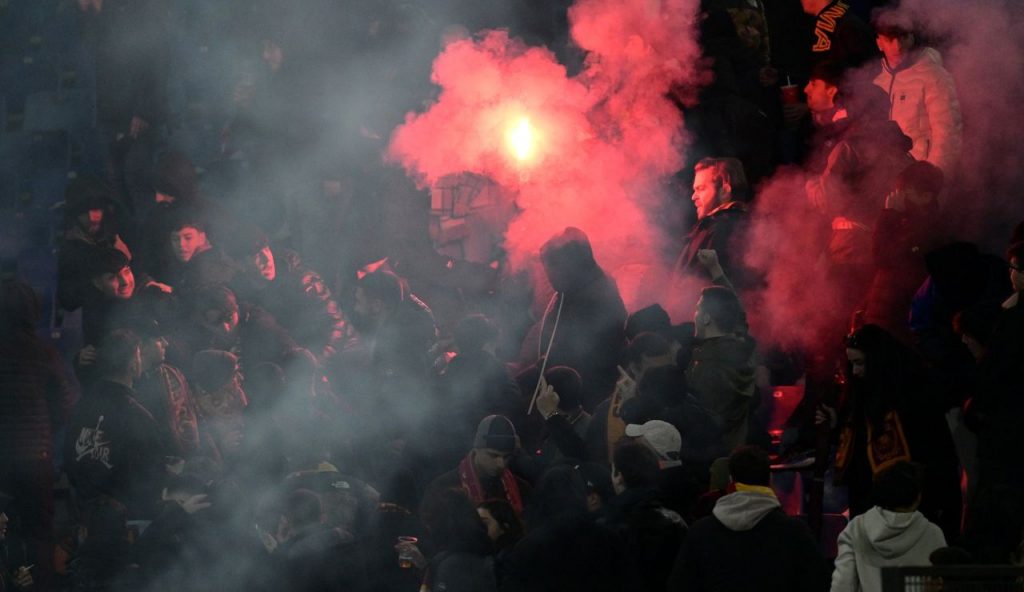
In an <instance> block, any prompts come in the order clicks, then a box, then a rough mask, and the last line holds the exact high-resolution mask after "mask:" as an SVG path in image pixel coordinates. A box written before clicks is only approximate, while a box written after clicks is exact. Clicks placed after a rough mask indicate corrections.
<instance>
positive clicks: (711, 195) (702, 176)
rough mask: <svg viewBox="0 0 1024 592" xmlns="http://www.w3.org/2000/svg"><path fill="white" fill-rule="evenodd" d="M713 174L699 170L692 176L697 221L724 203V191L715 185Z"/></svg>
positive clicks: (708, 170)
mask: <svg viewBox="0 0 1024 592" xmlns="http://www.w3.org/2000/svg"><path fill="white" fill-rule="evenodd" d="M714 175H715V172H714V171H713V170H711V169H700V170H699V171H697V172H696V174H694V176H693V196H692V197H691V198H690V199H691V200H692V201H693V206H694V207H695V208H697V219H698V220H700V219H702V218H704V217H705V216H707V215H708V214H710V213H711V212H712V211H713V210H714V209H715V208H717V207H718V206H720V205H722V204H723V203H725V200H726V199H727V197H728V196H727V195H726V191H725V190H724V188H723V187H721V186H719V185H717V184H716V183H715V179H714Z"/></svg>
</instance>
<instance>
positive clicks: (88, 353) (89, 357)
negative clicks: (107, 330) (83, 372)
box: [78, 345, 96, 366]
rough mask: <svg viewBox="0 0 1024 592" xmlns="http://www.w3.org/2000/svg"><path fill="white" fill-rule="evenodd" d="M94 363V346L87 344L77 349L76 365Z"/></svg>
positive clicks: (90, 364)
mask: <svg viewBox="0 0 1024 592" xmlns="http://www.w3.org/2000/svg"><path fill="white" fill-rule="evenodd" d="M95 363H96V346H94V345H87V346H85V347H83V348H82V349H80V350H78V365H79V366H92V365H93V364H95Z"/></svg>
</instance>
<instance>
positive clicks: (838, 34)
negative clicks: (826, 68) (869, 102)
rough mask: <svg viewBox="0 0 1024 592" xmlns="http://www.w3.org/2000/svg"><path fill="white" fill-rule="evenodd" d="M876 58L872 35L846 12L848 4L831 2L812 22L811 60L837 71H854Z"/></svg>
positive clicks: (858, 19)
mask: <svg viewBox="0 0 1024 592" xmlns="http://www.w3.org/2000/svg"><path fill="white" fill-rule="evenodd" d="M876 55H878V46H877V45H876V44H875V35H874V32H873V31H872V30H871V27H870V26H868V24H867V23H865V22H864V21H862V20H861V19H860V18H858V17H857V16H856V15H855V14H853V13H851V12H850V5H849V3H847V2H843V1H841V0H834V1H833V2H832V3H830V4H829V5H828V6H826V7H825V8H824V9H822V11H821V12H819V13H818V15H817V17H816V18H815V20H814V32H813V39H812V41H811V59H812V61H813V62H815V63H822V62H829V63H832V64H835V65H836V66H839V67H840V68H843V69H846V68H856V67H857V66H860V65H861V64H863V63H864V62H866V61H867V60H869V59H872V58H874V57H875V56H876Z"/></svg>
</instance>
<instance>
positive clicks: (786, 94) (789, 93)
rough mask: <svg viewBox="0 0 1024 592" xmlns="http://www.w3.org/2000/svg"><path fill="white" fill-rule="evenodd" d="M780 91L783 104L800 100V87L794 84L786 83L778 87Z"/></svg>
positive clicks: (795, 102) (792, 103) (793, 103)
mask: <svg viewBox="0 0 1024 592" xmlns="http://www.w3.org/2000/svg"><path fill="white" fill-rule="evenodd" d="M779 91H780V92H781V93H782V104H783V105H795V104H797V103H799V102H800V87H799V86H797V85H795V84H787V85H785V86H782V87H779Z"/></svg>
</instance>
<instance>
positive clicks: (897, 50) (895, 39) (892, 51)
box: [875, 35, 913, 66]
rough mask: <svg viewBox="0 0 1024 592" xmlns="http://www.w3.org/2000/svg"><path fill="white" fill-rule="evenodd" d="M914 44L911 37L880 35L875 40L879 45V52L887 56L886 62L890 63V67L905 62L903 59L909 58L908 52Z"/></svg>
mask: <svg viewBox="0 0 1024 592" xmlns="http://www.w3.org/2000/svg"><path fill="white" fill-rule="evenodd" d="M912 42H913V38H912V37H911V36H910V35H897V36H889V35H879V36H878V37H876V38H875V44H877V45H878V50H879V51H881V52H882V54H883V55H885V61H887V62H889V65H891V66H895V65H898V64H900V63H902V62H903V59H904V58H905V57H906V56H907V52H908V51H909V50H910V48H911V45H912Z"/></svg>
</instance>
